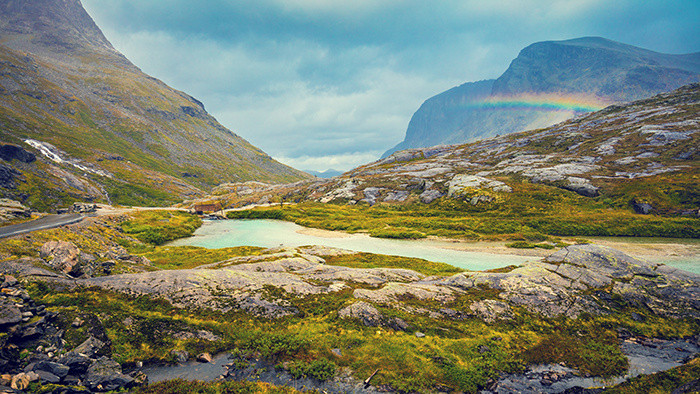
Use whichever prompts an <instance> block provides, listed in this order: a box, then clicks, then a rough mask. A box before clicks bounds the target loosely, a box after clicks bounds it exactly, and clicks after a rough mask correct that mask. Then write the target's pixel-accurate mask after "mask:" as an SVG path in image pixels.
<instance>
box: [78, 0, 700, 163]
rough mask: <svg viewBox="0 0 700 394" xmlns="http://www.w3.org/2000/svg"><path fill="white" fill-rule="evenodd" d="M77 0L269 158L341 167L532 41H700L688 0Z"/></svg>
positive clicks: (492, 73) (127, 47) (137, 56)
mask: <svg viewBox="0 0 700 394" xmlns="http://www.w3.org/2000/svg"><path fill="white" fill-rule="evenodd" d="M83 3H84V5H85V7H86V9H87V10H88V12H89V13H90V14H91V15H92V16H93V18H95V20H96V22H97V24H98V25H99V26H100V27H101V28H102V29H103V30H104V31H105V35H106V36H107V38H108V39H110V41H112V43H113V44H114V45H115V47H116V48H117V49H119V50H120V51H122V52H123V53H124V54H125V55H126V56H127V57H128V58H129V59H130V60H132V61H133V62H134V63H135V64H136V65H138V66H139V67H141V68H142V69H143V70H144V71H145V72H147V73H148V74H150V75H153V76H155V77H157V78H159V79H162V80H163V81H165V82H166V83H168V84H169V85H171V86H173V87H174V88H176V89H180V90H184V91H186V92H187V93H189V94H191V95H193V96H194V97H196V98H198V99H199V100H201V101H202V102H203V103H204V104H205V106H206V107H207V110H208V111H209V112H210V113H212V114H213V115H214V116H215V117H216V118H217V119H219V121H220V122H221V123H222V124H224V125H225V126H227V127H228V128H230V129H231V130H233V131H234V132H236V133H238V134H240V135H241V136H242V137H244V138H246V139H247V140H249V141H251V142H252V143H253V144H255V145H257V146H259V147H260V148H262V149H263V150H265V151H266V152H267V153H268V154H270V155H271V156H273V157H276V158H281V159H283V160H285V162H286V163H290V164H292V163H299V164H298V165H297V164H292V165H294V166H297V167H299V168H305V169H317V170H323V169H324V168H323V167H322V166H323V165H324V163H326V162H328V163H338V164H337V165H335V167H336V168H337V169H340V170H347V169H349V167H343V166H342V165H341V163H345V165H356V164H360V163H357V161H353V160H355V159H357V158H363V160H364V159H368V158H369V157H370V153H371V152H374V153H377V154H379V153H381V152H383V151H384V150H386V149H388V148H390V147H392V146H394V145H395V144H396V143H398V142H399V141H401V139H403V135H404V133H405V130H406V126H407V125H408V121H409V120H410V117H411V115H412V114H413V112H414V111H415V110H416V109H417V108H418V107H419V106H420V104H421V103H422V102H423V101H424V100H426V99H428V98H429V97H431V96H433V95H435V94H438V93H440V92H442V91H444V90H447V89H449V88H451V87H453V86H456V85H459V84H462V83H464V82H467V81H474V80H480V79H488V78H495V77H497V76H498V75H500V74H501V73H502V72H503V71H505V69H506V68H507V67H508V64H509V63H510V61H511V60H512V59H513V58H515V57H516V56H517V54H518V52H519V50H520V49H522V48H523V47H525V46H526V45H529V44H531V43H533V42H536V41H542V40H558V39H568V38H575V37H580V36H594V35H598V36H604V37H607V38H610V39H613V40H617V41H621V42H625V43H629V44H632V45H637V46H642V47H647V48H649V49H653V50H656V51H662V52H671V53H687V52H692V51H697V50H698V48H699V47H700V39H699V38H698V37H700V34H699V33H700V31H698V30H699V28H698V25H697V20H696V18H695V17H694V16H695V15H697V14H698V10H699V9H700V3H698V2H697V1H696V0H679V1H675V2H674V3H673V5H674V6H670V5H669V3H668V2H667V1H665V0H663V1H662V0H651V1H644V2H638V1H633V0H620V1H614V2H612V1H603V0H575V1H574V0H572V1H557V2H542V1H540V0H501V1H481V0H444V1H437V2H434V1H424V0H401V1H399V0H355V1H337V0H240V1H227V0H202V1H198V2H196V4H195V3H193V2H192V1H190V0H158V1H155V0H154V1H135V0H83ZM315 158H317V159H315ZM334 160H337V162H336V161H334ZM368 160H369V159H368ZM314 166H315V167H314ZM329 166H330V164H329Z"/></svg>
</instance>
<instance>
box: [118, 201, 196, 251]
mask: <svg viewBox="0 0 700 394" xmlns="http://www.w3.org/2000/svg"><path fill="white" fill-rule="evenodd" d="M131 217H132V218H131V220H129V221H126V222H124V223H122V224H121V228H122V230H124V232H125V233H126V234H129V235H131V236H133V237H135V238H137V239H138V240H139V241H141V242H145V243H148V244H152V245H162V244H164V243H166V242H168V241H172V240H175V239H178V238H185V237H189V236H191V235H192V234H194V232H195V230H197V228H199V227H200V226H201V225H202V220H201V219H199V218H198V217H197V216H195V215H192V214H189V213H187V212H182V211H160V210H158V211H137V212H135V213H132V214H131Z"/></svg>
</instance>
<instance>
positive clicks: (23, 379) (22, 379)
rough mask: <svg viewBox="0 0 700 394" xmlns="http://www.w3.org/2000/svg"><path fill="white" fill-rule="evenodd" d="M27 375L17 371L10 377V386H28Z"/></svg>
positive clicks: (16, 387) (15, 387)
mask: <svg viewBox="0 0 700 394" xmlns="http://www.w3.org/2000/svg"><path fill="white" fill-rule="evenodd" d="M30 382H31V381H30V379H29V375H28V374H26V373H24V372H22V373H18V374H17V375H15V376H13V377H12V381H11V382H10V388H13V389H15V390H24V389H26V388H27V387H29V383H30Z"/></svg>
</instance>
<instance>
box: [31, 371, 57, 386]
mask: <svg viewBox="0 0 700 394" xmlns="http://www.w3.org/2000/svg"><path fill="white" fill-rule="evenodd" d="M36 374H37V375H39V379H40V380H41V381H42V382H46V383H58V382H60V381H61V378H59V377H58V376H56V375H54V374H52V373H51V372H47V371H44V370H39V371H36Z"/></svg>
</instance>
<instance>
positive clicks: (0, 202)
mask: <svg viewBox="0 0 700 394" xmlns="http://www.w3.org/2000/svg"><path fill="white" fill-rule="evenodd" d="M0 178H2V177H1V174H0ZM0 187H5V186H3V185H2V180H1V179H0ZM31 216H32V211H31V209H29V208H27V207H26V206H24V205H22V203H20V202H19V201H15V200H10V199H7V198H0V220H13V219H17V218H29V217H31Z"/></svg>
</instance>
